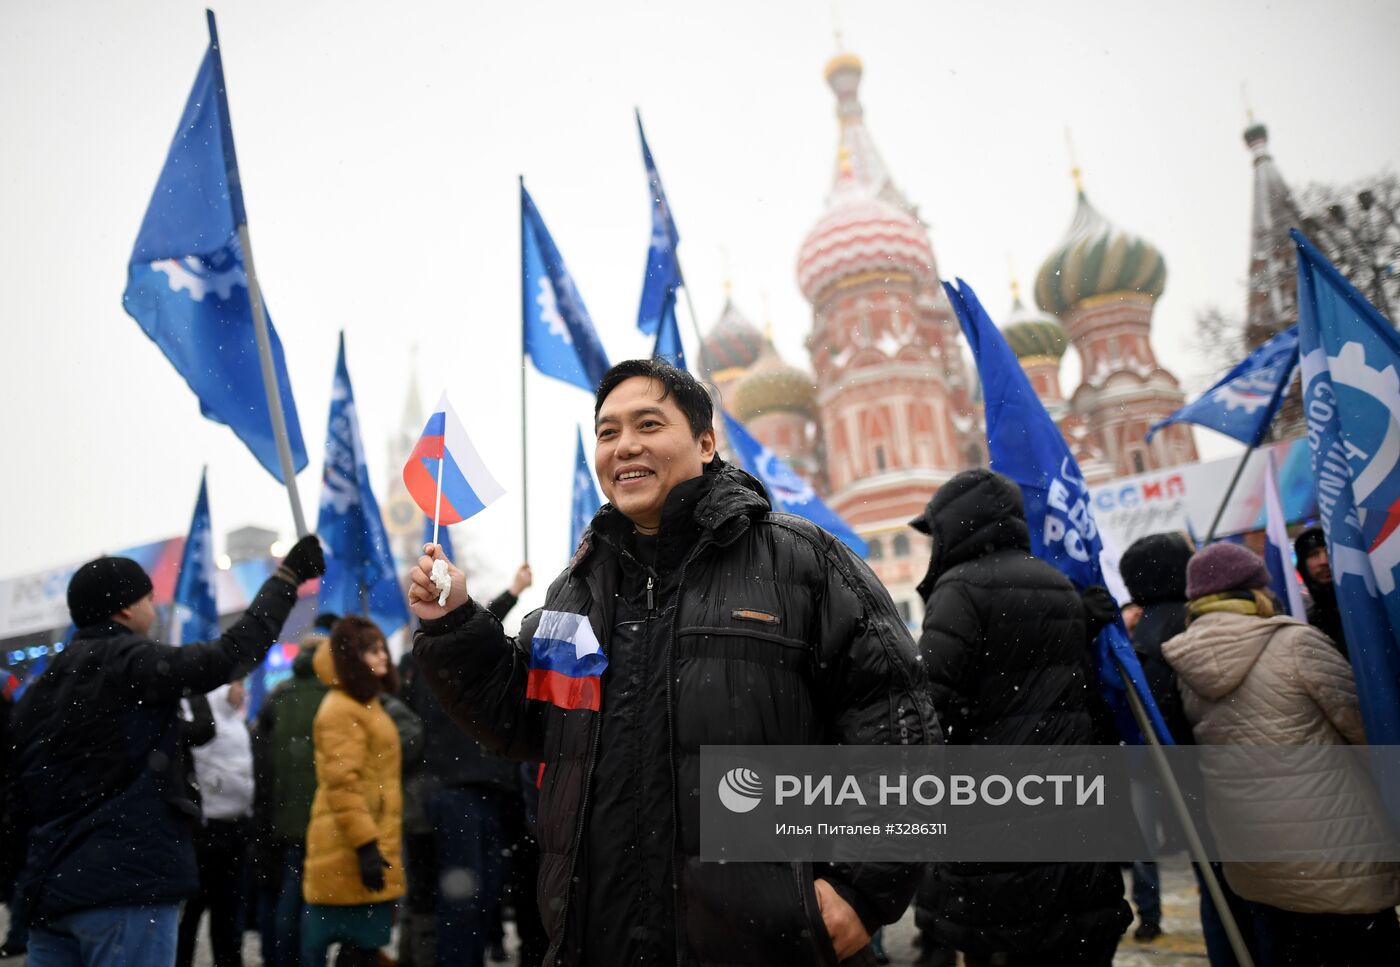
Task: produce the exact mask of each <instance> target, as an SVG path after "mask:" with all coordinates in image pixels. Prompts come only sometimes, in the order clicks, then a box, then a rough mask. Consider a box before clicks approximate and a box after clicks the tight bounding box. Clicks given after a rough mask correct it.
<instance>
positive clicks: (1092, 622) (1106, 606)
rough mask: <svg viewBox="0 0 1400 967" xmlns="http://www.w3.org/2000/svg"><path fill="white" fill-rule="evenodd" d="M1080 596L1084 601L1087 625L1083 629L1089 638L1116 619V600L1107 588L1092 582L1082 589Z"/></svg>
mask: <svg viewBox="0 0 1400 967" xmlns="http://www.w3.org/2000/svg"><path fill="white" fill-rule="evenodd" d="M1080 597H1081V598H1082V599H1083V601H1084V617H1085V624H1086V625H1087V626H1088V627H1087V628H1086V629H1085V630H1087V631H1088V633H1089V637H1090V638H1093V637H1095V636H1096V635H1097V634H1098V633H1099V632H1100V631H1102V630H1103V629H1104V628H1106V627H1107V626H1108V625H1111V624H1112V623H1113V622H1115V621H1117V620H1118V602H1117V601H1115V600H1113V595H1111V594H1109V593H1108V588H1105V587H1103V586H1102V585H1098V584H1092V585H1090V586H1089V587H1087V588H1085V589H1084V592H1083V593H1082V594H1081V595H1080Z"/></svg>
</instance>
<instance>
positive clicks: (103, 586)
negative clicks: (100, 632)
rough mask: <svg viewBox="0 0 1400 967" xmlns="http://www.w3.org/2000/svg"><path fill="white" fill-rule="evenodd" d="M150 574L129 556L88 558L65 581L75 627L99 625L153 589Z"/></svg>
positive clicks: (69, 611)
mask: <svg viewBox="0 0 1400 967" xmlns="http://www.w3.org/2000/svg"><path fill="white" fill-rule="evenodd" d="M152 588H153V586H152V584H151V578H150V575H148V574H147V573H146V570H145V568H143V567H141V565H140V564H137V563H136V562H135V561H133V560H132V559H131V558H129V557H99V558H98V559H97V560H95V561H88V562H87V563H86V564H84V565H83V566H82V567H80V568H78V570H77V571H75V572H73V578H72V580H70V581H69V582H68V614H69V615H70V616H72V619H73V624H74V626H75V627H78V628H86V627H88V626H89V625H95V624H101V623H102V622H104V621H106V620H107V619H109V618H111V617H112V615H114V614H116V613H117V612H118V611H120V610H121V609H122V608H125V607H127V606H128V605H132V604H135V603H136V602H137V601H140V600H141V599H142V598H144V597H145V596H146V595H148V594H150V593H151V591H152Z"/></svg>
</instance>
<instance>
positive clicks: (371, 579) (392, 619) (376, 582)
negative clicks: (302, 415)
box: [316, 333, 408, 637]
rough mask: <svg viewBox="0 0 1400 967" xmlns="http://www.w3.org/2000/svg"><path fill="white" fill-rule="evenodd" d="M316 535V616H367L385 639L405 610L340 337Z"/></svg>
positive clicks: (405, 615)
mask: <svg viewBox="0 0 1400 967" xmlns="http://www.w3.org/2000/svg"><path fill="white" fill-rule="evenodd" d="M316 533H317V534H318V535H320V538H321V543H322V544H323V545H324V546H325V548H326V573H325V575H324V576H323V577H322V578H321V594H320V598H319V599H318V602H317V610H318V611H322V612H325V611H333V612H335V613H336V614H341V615H346V614H368V615H369V617H370V618H371V619H372V620H373V621H374V623H375V624H377V625H379V630H381V631H383V632H384V635H385V637H388V636H389V635H392V634H393V633H394V632H395V631H397V630H398V629H399V628H400V627H402V626H403V625H404V624H405V623H407V621H408V605H407V603H406V602H405V601H404V596H403V591H402V589H401V588H400V587H399V580H398V576H397V574H395V571H394V555H393V552H392V551H391V550H390V548H389V537H388V534H387V533H385V530H384V519H383V518H382V517H380V515H379V504H378V503H377V502H376V501H375V499H374V492H373V491H372V490H371V489H370V485H369V469H368V468H367V467H366V466H365V452H364V447H363V446H362V445H361V444H360V422H359V418H358V417H357V416H356V414H355V392H354V390H353V389H352V388H351V386H350V372H349V370H348V369H347V368H346V366H345V335H344V333H342V334H341V337H340V351H339V353H338V354H337V355H336V361H335V380H334V382H332V384H331V411H330V421H329V424H328V425H327V427H326V463H325V468H324V470H323V471H322V474H321V513H320V516H319V518H318V519H317V521H316Z"/></svg>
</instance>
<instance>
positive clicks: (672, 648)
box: [648, 539, 709, 967]
mask: <svg viewBox="0 0 1400 967" xmlns="http://www.w3.org/2000/svg"><path fill="white" fill-rule="evenodd" d="M708 546H709V545H708V543H706V542H705V541H704V540H703V539H702V541H701V543H700V544H699V545H698V546H697V547H696V548H695V550H693V551H692V552H691V553H690V556H689V557H687V558H686V559H685V560H684V561H682V562H681V570H680V574H679V575H678V576H677V578H676V591H675V595H676V607H675V610H673V611H672V612H671V629H670V634H669V635H668V637H667V640H666V731H667V733H668V741H667V743H666V760H667V762H668V764H669V765H670V767H671V922H672V924H673V925H674V928H675V935H676V967H681V963H682V959H683V958H682V954H683V953H684V941H683V939H682V937H683V936H684V931H685V925H684V924H683V923H682V922H681V872H680V864H679V862H678V858H677V855H676V841H677V838H678V837H679V836H680V831H681V817H680V806H679V805H677V803H676V716H675V713H674V706H673V701H672V698H671V686H672V683H673V682H674V680H675V677H676V676H675V654H676V624H677V623H678V622H679V621H680V616H681V591H682V590H683V589H684V588H685V572H686V569H687V568H689V567H690V562H691V561H693V560H695V559H696V558H697V557H699V556H700V552H701V551H704V550H706V549H707V548H708ZM649 583H650V582H648V584H649Z"/></svg>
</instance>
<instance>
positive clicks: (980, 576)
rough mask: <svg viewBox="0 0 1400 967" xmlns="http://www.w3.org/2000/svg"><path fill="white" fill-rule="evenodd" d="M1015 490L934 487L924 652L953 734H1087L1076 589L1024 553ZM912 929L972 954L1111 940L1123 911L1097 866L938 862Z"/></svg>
mask: <svg viewBox="0 0 1400 967" xmlns="http://www.w3.org/2000/svg"><path fill="white" fill-rule="evenodd" d="M1021 500H1022V498H1021V491H1020V488H1019V487H1017V486H1016V485H1015V484H1014V483H1013V482H1012V481H1010V480H1009V479H1007V478H1006V477H1004V476H1002V475H1000V474H997V473H993V472H992V471H990V470H969V471H966V472H964V473H961V474H958V475H957V476H956V477H954V478H953V479H952V480H950V481H949V482H948V483H946V484H944V485H943V486H942V487H941V488H939V490H938V492H937V494H935V495H934V497H933V499H932V500H931V501H930V502H929V505H928V507H927V508H926V509H925V512H924V516H923V524H922V527H921V528H920V529H924V528H927V533H928V534H929V537H930V538H931V539H932V542H933V548H932V551H931V554H930V558H929V568H928V574H927V575H926V576H925V577H924V580H923V582H922V583H921V584H920V585H919V592H920V593H921V594H923V595H925V597H926V599H927V601H928V606H927V609H926V611H925V616H924V628H923V636H922V637H921V638H920V640H919V650H920V651H921V653H922V654H923V659H924V665H925V666H926V667H927V668H928V673H929V682H930V689H931V691H932V693H933V703H934V707H935V708H936V709H937V712H938V718H939V721H940V722H941V723H943V726H944V728H945V729H947V735H948V741H949V743H951V744H960V745H1090V744H1093V743H1094V742H1095V741H1096V732H1097V729H1096V724H1095V723H1096V720H1097V715H1096V713H1095V712H1094V711H1093V710H1092V709H1091V706H1092V704H1093V702H1094V699H1095V698H1096V696H1095V695H1094V693H1093V687H1092V683H1093V672H1092V669H1091V664H1090V662H1091V659H1090V651H1089V643H1088V630H1089V629H1088V626H1087V624H1086V616H1085V611H1084V605H1083V603H1082V601H1081V599H1080V596H1079V593H1078V592H1077V591H1076V590H1075V588H1074V586H1073V585H1072V584H1071V583H1070V582H1069V579H1067V578H1066V577H1065V576H1064V575H1062V574H1061V573H1060V572H1059V571H1057V570H1055V568H1053V567H1052V566H1050V565H1049V564H1047V563H1045V562H1044V561H1041V560H1038V559H1037V558H1035V557H1033V556H1032V555H1031V553H1030V531H1029V529H1028V527H1027V525H1026V517H1025V512H1024V510H1023V509H1022V503H1021ZM918 922H919V926H920V927H921V928H923V929H925V930H927V931H930V932H931V933H932V934H933V935H934V937H935V938H936V940H937V942H938V943H939V945H941V946H945V947H951V948H955V949H958V950H966V951H973V952H977V953H983V954H987V953H993V952H997V951H1011V952H1021V953H1032V952H1048V951H1056V952H1065V951H1071V950H1082V951H1084V952H1085V959H1086V960H1088V959H1089V957H1090V955H1091V954H1102V952H1103V951H1105V950H1108V949H1112V946H1113V945H1114V944H1115V943H1116V942H1117V938H1118V936H1119V935H1120V934H1121V933H1122V932H1123V929H1124V927H1126V926H1127V924H1128V923H1130V922H1132V913H1131V911H1130V909H1129V907H1128V905H1127V903H1126V902H1125V901H1124V899H1123V883H1122V880H1121V878H1120V877H1119V875H1118V871H1117V870H1116V869H1115V868H1114V867H1113V866H1111V865H1110V864H1104V863H1034V864H1031V863H996V864H985V863H984V864H974V863H940V864H933V865H931V866H930V868H929V874H928V876H927V878H926V880H925V882H924V886H923V888H922V889H921V890H920V893H919V902H918Z"/></svg>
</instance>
